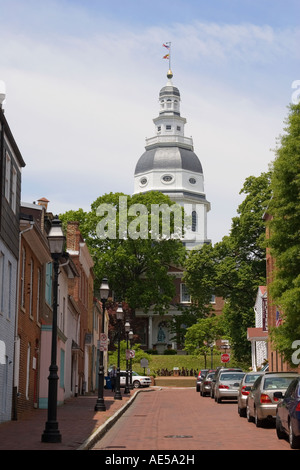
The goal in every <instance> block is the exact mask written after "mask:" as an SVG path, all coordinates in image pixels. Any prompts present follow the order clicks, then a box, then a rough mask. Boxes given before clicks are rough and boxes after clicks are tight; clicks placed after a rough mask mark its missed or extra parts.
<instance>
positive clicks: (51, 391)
mask: <svg viewBox="0 0 300 470" xmlns="http://www.w3.org/2000/svg"><path fill="white" fill-rule="evenodd" d="M48 243H49V249H50V253H51V256H52V259H53V268H54V279H53V307H52V310H53V315H52V343H51V364H50V367H49V372H50V374H49V377H48V421H47V422H46V425H45V430H44V432H43V434H42V442H51V443H53V442H61V434H60V431H59V429H58V422H57V418H56V416H57V382H58V375H57V371H58V367H57V364H56V360H57V307H58V303H57V301H58V275H59V258H60V257H61V256H62V255H63V248H64V243H65V237H64V234H63V231H62V226H61V221H60V220H59V218H58V216H55V217H54V219H53V220H52V224H51V228H50V231H49V234H48Z"/></svg>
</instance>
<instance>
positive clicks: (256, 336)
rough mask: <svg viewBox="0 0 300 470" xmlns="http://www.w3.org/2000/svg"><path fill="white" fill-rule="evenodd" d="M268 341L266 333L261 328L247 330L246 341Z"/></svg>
mask: <svg viewBox="0 0 300 470" xmlns="http://www.w3.org/2000/svg"><path fill="white" fill-rule="evenodd" d="M266 339H268V332H267V331H264V330H263V329H262V328H247V340H248V341H265V340H266Z"/></svg>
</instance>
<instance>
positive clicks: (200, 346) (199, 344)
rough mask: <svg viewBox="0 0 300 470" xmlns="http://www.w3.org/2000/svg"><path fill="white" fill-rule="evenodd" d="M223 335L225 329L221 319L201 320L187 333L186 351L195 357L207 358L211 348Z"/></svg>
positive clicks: (215, 317)
mask: <svg viewBox="0 0 300 470" xmlns="http://www.w3.org/2000/svg"><path fill="white" fill-rule="evenodd" d="M222 335H224V329H223V326H222V318H221V317H217V316H212V317H208V318H199V319H198V321H197V323H195V324H194V325H192V326H190V327H189V328H188V329H187V331H186V336H185V347H184V349H185V350H186V351H187V352H188V353H189V354H191V355H194V356H201V355H204V356H206V354H207V353H208V352H210V346H211V345H212V344H213V343H214V342H215V341H216V340H217V339H219V338H220V337H221V336H222Z"/></svg>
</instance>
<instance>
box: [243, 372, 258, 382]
mask: <svg viewBox="0 0 300 470" xmlns="http://www.w3.org/2000/svg"><path fill="white" fill-rule="evenodd" d="M260 376H261V374H257V375H255V374H251V375H246V377H245V383H247V384H252V383H254V382H255V380H256V379H257V378H258V377H260Z"/></svg>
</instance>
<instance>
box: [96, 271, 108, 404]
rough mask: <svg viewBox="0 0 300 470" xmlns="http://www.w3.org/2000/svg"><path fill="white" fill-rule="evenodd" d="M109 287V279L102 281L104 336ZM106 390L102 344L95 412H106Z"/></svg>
mask: <svg viewBox="0 0 300 470" xmlns="http://www.w3.org/2000/svg"><path fill="white" fill-rule="evenodd" d="M108 294H109V285H108V282H107V279H106V278H104V279H103V280H102V283H101V286H100V297H101V302H102V327H101V333H102V334H104V321H105V304H106V301H107V299H108ZM100 341H101V340H100ZM103 389H104V361H103V347H101V344H100V358H99V372H98V399H97V402H96V405H95V411H106V406H105V403H104V398H103Z"/></svg>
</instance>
